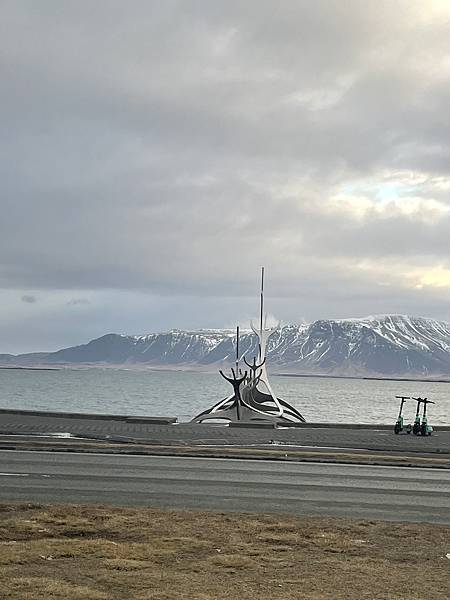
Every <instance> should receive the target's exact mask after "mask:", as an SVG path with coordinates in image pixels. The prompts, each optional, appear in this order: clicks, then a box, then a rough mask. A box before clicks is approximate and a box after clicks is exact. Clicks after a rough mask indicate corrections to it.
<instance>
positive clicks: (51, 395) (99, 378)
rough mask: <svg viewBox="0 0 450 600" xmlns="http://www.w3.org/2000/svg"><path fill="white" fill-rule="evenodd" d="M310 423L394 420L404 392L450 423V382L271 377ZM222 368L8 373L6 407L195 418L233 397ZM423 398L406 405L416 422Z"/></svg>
mask: <svg viewBox="0 0 450 600" xmlns="http://www.w3.org/2000/svg"><path fill="white" fill-rule="evenodd" d="M271 382H272V387H273V388H274V391H275V392H276V393H277V395H278V396H280V397H281V398H284V399H285V400H287V401H288V402H290V403H291V404H292V405H293V406H295V407H296V408H297V409H298V410H300V412H301V413H302V414H303V415H304V416H305V418H306V419H307V420H308V421H318V422H323V421H335V422H351V421H357V422H360V423H393V422H394V421H395V418H396V416H397V411H398V403H397V400H396V399H395V396H396V395H400V394H402V395H409V396H422V397H424V396H427V397H428V398H429V399H430V400H433V401H434V402H436V404H435V405H434V406H432V405H430V406H429V415H430V422H431V424H433V423H434V424H438V423H440V424H449V423H450V383H424V382H403V381H402V382H399V381H368V380H360V379H339V378H326V379H325V378H319V377H308V378H304V377H301V378H297V377H276V376H272V377H271ZM230 390H231V386H230V385H229V384H227V383H226V382H224V381H223V380H222V378H221V377H220V375H219V374H218V373H217V374H214V373H189V372H183V371H135V370H126V369H83V370H76V369H74V370H72V369H62V370H60V371H26V370H3V369H2V370H0V408H15V409H28V410H53V411H70V412H99V413H105V414H130V415H132V414H134V415H150V416H159V415H163V416H177V417H178V419H179V420H180V421H186V420H189V419H191V418H192V417H193V416H194V415H196V414H197V413H199V412H201V411H202V410H204V409H206V408H209V407H210V406H212V404H213V403H215V402H217V401H219V400H221V399H222V398H224V397H225V396H227V395H228V394H229V392H230ZM414 410H415V403H414V402H409V403H408V404H407V405H406V416H407V417H410V418H411V419H412V417H413V415H414Z"/></svg>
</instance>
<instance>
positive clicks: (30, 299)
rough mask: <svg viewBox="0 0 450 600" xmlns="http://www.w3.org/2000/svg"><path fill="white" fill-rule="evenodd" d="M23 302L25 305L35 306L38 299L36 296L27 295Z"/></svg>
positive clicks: (23, 297)
mask: <svg viewBox="0 0 450 600" xmlns="http://www.w3.org/2000/svg"><path fill="white" fill-rule="evenodd" d="M21 300H22V302H25V304H34V303H35V302H36V301H37V298H36V296H31V295H30V294H25V295H24V296H22V298H21Z"/></svg>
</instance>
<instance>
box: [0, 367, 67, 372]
mask: <svg viewBox="0 0 450 600" xmlns="http://www.w3.org/2000/svg"><path fill="white" fill-rule="evenodd" d="M0 369H2V370H5V371H8V370H9V371H61V369H58V368H57V367H0Z"/></svg>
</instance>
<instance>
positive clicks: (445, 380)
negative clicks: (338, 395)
mask: <svg viewBox="0 0 450 600" xmlns="http://www.w3.org/2000/svg"><path fill="white" fill-rule="evenodd" d="M272 376H273V377H319V378H321V379H362V380H365V381H420V382H422V383H450V379H419V378H416V377H367V376H366V377H364V376H362V375H361V376H357V375H314V374H312V373H308V374H306V373H272Z"/></svg>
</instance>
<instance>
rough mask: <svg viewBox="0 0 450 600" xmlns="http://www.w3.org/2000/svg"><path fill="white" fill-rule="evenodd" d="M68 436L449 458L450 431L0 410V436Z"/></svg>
mask: <svg viewBox="0 0 450 600" xmlns="http://www.w3.org/2000/svg"><path fill="white" fill-rule="evenodd" d="M55 433H70V434H72V435H73V436H79V437H84V438H90V439H99V440H109V441H112V442H114V441H117V442H120V441H124V442H127V441H129V442H135V443H145V444H154V445H177V446H192V445H199V446H207V445H218V446H258V445H266V444H274V445H285V444H286V445H292V446H297V447H310V448H331V449H344V448H348V449H354V450H355V449H356V450H372V451H384V452H394V453H403V452H405V453H408V454H412V453H417V454H436V453H439V454H440V455H446V454H447V455H450V426H446V427H436V430H435V432H434V433H433V435H432V436H430V437H421V436H417V437H416V436H414V435H395V434H394V432H393V428H392V427H390V426H389V427H388V426H386V425H380V426H369V425H367V426H365V425H357V424H353V425H347V426H345V425H341V424H336V425H333V424H314V423H310V424H308V423H307V424H304V425H302V426H301V427H287V428H286V427H277V428H267V427H264V428H263V427H257V426H252V427H250V426H246V425H244V426H241V427H229V426H225V425H212V424H209V425H208V424H200V425H199V424H193V423H171V422H170V419H166V418H150V417H127V416H120V415H119V416H108V415H69V414H67V413H44V412H30V411H13V410H11V411H9V410H5V409H3V410H0V435H14V436H15V435H24V436H29V435H46V434H55Z"/></svg>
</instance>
